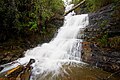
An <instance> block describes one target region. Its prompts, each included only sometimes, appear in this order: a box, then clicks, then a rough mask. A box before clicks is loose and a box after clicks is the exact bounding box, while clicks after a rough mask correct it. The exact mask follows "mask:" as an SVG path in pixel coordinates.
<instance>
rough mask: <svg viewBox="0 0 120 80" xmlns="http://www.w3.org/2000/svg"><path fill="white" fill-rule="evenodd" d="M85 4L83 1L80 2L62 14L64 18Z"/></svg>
mask: <svg viewBox="0 0 120 80" xmlns="http://www.w3.org/2000/svg"><path fill="white" fill-rule="evenodd" d="M84 2H85V0H83V1H81V2H80V3H79V4H77V5H76V6H74V7H73V8H72V9H70V10H69V11H67V12H65V13H64V16H66V15H67V14H68V13H70V12H72V11H73V10H75V9H76V8H78V7H79V6H80V5H81V4H83V3H84Z"/></svg>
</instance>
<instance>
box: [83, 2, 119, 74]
mask: <svg viewBox="0 0 120 80" xmlns="http://www.w3.org/2000/svg"><path fill="white" fill-rule="evenodd" d="M118 8H119V9H120V3H117V4H109V5H107V6H105V7H103V8H101V9H100V10H99V11H97V12H95V13H90V14H89V21H90V24H89V25H88V26H87V27H86V29H85V31H84V42H83V51H82V60H83V61H85V62H87V63H89V64H92V65H95V66H98V67H100V68H103V69H104V70H106V71H111V72H115V71H118V70H120V15H119V14H120V10H119V9H118Z"/></svg>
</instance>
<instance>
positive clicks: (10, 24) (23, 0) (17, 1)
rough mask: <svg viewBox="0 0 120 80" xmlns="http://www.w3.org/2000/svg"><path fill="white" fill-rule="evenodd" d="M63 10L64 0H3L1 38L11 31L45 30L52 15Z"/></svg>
mask: <svg viewBox="0 0 120 80" xmlns="http://www.w3.org/2000/svg"><path fill="white" fill-rule="evenodd" d="M63 12H64V8H63V1H62V0H1V1H0V32H2V33H0V38H1V37H2V38H3V37H5V38H6V37H9V36H10V35H9V33H11V32H12V33H11V35H14V34H18V35H19V34H21V32H22V33H23V34H24V33H27V32H28V30H29V31H32V32H34V31H41V30H44V29H46V26H47V24H48V23H49V20H51V18H52V17H55V16H56V15H61V14H63ZM5 38H4V40H5Z"/></svg>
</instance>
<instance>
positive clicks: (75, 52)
mask: <svg viewBox="0 0 120 80" xmlns="http://www.w3.org/2000/svg"><path fill="white" fill-rule="evenodd" d="M72 6H73V4H71V5H69V6H68V7H66V10H69V9H71V7H72ZM88 24H89V17H88V14H81V15H75V13H74V11H73V12H71V13H69V14H68V15H67V16H65V21H64V25H63V26H62V27H60V29H59V30H58V33H57V35H56V36H55V37H54V38H53V39H52V40H51V41H50V42H49V43H43V44H42V45H38V46H37V47H35V48H33V49H30V50H27V51H26V52H25V57H23V58H20V59H18V60H17V62H19V63H20V64H22V65H23V64H26V63H28V62H29V60H30V59H31V58H33V59H35V63H34V64H32V66H33V69H32V74H31V78H30V79H31V80H105V79H106V80H107V79H108V78H109V76H110V75H111V73H109V72H105V71H103V70H101V69H99V68H97V67H92V66H90V65H88V64H87V63H84V62H82V60H81V50H82V44H81V43H82V41H83V40H82V39H81V37H82V36H84V32H83V31H84V28H85V27H86V26H87V25H88ZM17 65H19V64H13V65H11V66H7V67H6V68H4V69H3V70H2V71H1V72H5V71H7V70H9V69H12V68H14V67H16V66H17ZM109 80H119V77H117V76H115V75H114V76H111V77H110V78H109Z"/></svg>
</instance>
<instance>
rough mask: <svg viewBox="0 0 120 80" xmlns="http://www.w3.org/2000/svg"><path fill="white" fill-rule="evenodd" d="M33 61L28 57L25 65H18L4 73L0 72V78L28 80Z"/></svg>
mask: <svg viewBox="0 0 120 80" xmlns="http://www.w3.org/2000/svg"><path fill="white" fill-rule="evenodd" d="M34 62H35V60H34V59H30V61H29V62H28V64H27V65H26V66H24V65H18V66H17V67H15V68H13V69H11V70H8V71H6V72H4V73H1V74H2V76H0V79H2V80H29V78H30V75H31V70H32V66H31V64H33V63H34Z"/></svg>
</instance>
